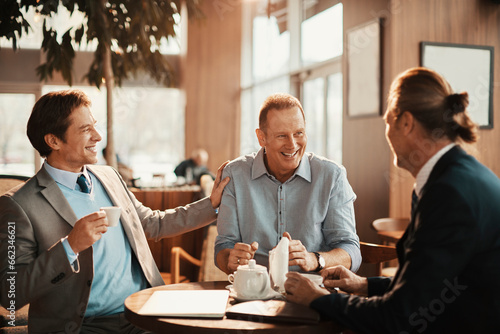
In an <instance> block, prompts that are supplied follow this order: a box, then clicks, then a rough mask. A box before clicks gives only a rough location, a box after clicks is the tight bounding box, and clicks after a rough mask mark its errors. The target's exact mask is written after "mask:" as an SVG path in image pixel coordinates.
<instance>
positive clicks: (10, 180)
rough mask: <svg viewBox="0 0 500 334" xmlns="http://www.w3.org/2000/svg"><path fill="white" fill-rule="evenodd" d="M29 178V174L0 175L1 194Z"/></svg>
mask: <svg viewBox="0 0 500 334" xmlns="http://www.w3.org/2000/svg"><path fill="white" fill-rule="evenodd" d="M28 179H29V177H27V176H19V175H0V196H1V195H3V194H5V193H6V192H7V191H9V190H10V189H12V188H14V187H15V186H17V185H19V184H21V183H24V182H26V181H27V180H28Z"/></svg>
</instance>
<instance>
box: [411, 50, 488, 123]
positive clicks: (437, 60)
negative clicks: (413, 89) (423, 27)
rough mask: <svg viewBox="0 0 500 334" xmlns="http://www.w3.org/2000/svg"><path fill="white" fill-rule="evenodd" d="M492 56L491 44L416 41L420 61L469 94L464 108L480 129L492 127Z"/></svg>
mask: <svg viewBox="0 0 500 334" xmlns="http://www.w3.org/2000/svg"><path fill="white" fill-rule="evenodd" d="M493 59H494V57H493V47H492V46H479V45H463V44H448V43H431V42H421V43H420V62H421V65H422V66H424V67H427V68H430V69H432V70H435V71H436V72H438V73H439V74H441V75H442V76H443V77H444V78H445V79H446V80H447V81H448V82H449V83H450V85H451V87H452V89H453V90H454V91H455V92H457V93H461V92H464V91H465V92H467V93H468V94H469V107H468V111H469V113H470V115H471V118H472V120H473V121H474V122H476V123H477V124H478V125H479V127H480V128H482V129H492V128H493Z"/></svg>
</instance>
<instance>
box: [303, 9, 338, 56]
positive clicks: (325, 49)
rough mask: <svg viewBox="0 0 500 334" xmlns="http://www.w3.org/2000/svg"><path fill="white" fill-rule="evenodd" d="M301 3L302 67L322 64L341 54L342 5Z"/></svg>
mask: <svg viewBox="0 0 500 334" xmlns="http://www.w3.org/2000/svg"><path fill="white" fill-rule="evenodd" d="M331 2H332V1H314V0H304V1H303V8H302V9H303V18H304V19H303V21H302V24H301V57H302V63H303V65H309V64H313V63H317V62H322V61H325V60H328V59H331V58H334V57H337V56H340V55H342V52H343V45H342V44H343V22H342V3H339V4H337V5H335V6H333V7H330V6H331Z"/></svg>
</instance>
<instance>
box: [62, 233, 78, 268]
mask: <svg viewBox="0 0 500 334" xmlns="http://www.w3.org/2000/svg"><path fill="white" fill-rule="evenodd" d="M61 242H62V245H63V247H64V251H65V252H66V256H67V257H68V261H69V264H70V265H71V267H73V269H74V270H78V268H77V267H78V262H77V260H78V254H75V252H73V248H71V245H70V244H69V241H68V237H66V238H63V239H61Z"/></svg>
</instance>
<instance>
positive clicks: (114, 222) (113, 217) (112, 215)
mask: <svg viewBox="0 0 500 334" xmlns="http://www.w3.org/2000/svg"><path fill="white" fill-rule="evenodd" d="M101 210H103V211H104V212H106V218H107V219H108V226H109V227H113V226H118V222H119V221H120V215H121V212H122V209H121V208H120V207H119V206H107V207H103V208H101Z"/></svg>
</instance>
